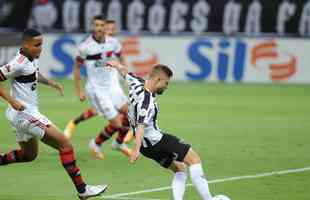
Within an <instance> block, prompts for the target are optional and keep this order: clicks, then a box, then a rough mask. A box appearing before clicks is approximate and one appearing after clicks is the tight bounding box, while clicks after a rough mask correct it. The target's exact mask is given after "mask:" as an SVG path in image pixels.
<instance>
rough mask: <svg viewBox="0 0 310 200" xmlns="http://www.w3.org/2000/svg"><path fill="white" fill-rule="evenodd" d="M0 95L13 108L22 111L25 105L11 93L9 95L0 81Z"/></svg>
mask: <svg viewBox="0 0 310 200" xmlns="http://www.w3.org/2000/svg"><path fill="white" fill-rule="evenodd" d="M0 96H1V97H2V98H3V99H4V100H5V101H6V102H8V103H9V104H10V105H11V106H12V107H13V108H14V109H15V110H19V111H23V110H25V106H24V105H23V104H22V103H20V102H19V101H17V100H16V99H14V98H13V97H12V96H11V95H9V94H8V93H7V92H6V90H5V88H4V87H3V85H2V83H1V82H0Z"/></svg>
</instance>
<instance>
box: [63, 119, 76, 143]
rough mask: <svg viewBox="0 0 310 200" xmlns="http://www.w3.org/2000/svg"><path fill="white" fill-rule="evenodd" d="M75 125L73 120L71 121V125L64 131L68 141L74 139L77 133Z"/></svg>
mask: <svg viewBox="0 0 310 200" xmlns="http://www.w3.org/2000/svg"><path fill="white" fill-rule="evenodd" d="M75 127H76V125H75V123H74V122H73V120H70V121H69V123H68V124H67V126H66V128H65V130H64V134H65V136H66V137H67V138H68V139H71V138H72V137H73V134H74V132H75Z"/></svg>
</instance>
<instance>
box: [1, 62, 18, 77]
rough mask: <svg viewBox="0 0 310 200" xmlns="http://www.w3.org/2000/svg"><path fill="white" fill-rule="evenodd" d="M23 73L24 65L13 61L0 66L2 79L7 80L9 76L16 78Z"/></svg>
mask: <svg viewBox="0 0 310 200" xmlns="http://www.w3.org/2000/svg"><path fill="white" fill-rule="evenodd" d="M21 73H22V67H21V66H20V65H18V64H17V63H16V62H14V61H12V62H10V63H8V64H6V65H4V66H2V67H0V81H5V80H6V79H8V78H14V77H17V76H19V75H20V74H21Z"/></svg>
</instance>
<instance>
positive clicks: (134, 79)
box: [126, 72, 145, 84]
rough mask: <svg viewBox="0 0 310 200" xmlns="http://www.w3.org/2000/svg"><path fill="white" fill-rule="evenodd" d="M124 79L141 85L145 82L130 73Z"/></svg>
mask: <svg viewBox="0 0 310 200" xmlns="http://www.w3.org/2000/svg"><path fill="white" fill-rule="evenodd" d="M126 79H127V80H128V81H131V82H136V83H142V84H144V82H145V80H144V79H143V78H140V77H138V76H136V75H134V74H133V73H132V72H129V73H128V74H127V75H126Z"/></svg>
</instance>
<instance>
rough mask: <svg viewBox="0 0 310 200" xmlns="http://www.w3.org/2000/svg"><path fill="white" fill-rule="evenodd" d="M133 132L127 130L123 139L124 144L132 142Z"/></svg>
mask: <svg viewBox="0 0 310 200" xmlns="http://www.w3.org/2000/svg"><path fill="white" fill-rule="evenodd" d="M132 137H133V132H132V130H129V131H128V132H127V134H126V136H125V138H124V142H125V143H129V142H130V141H131V140H132Z"/></svg>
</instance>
